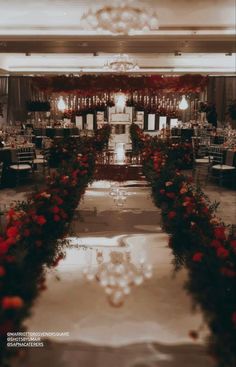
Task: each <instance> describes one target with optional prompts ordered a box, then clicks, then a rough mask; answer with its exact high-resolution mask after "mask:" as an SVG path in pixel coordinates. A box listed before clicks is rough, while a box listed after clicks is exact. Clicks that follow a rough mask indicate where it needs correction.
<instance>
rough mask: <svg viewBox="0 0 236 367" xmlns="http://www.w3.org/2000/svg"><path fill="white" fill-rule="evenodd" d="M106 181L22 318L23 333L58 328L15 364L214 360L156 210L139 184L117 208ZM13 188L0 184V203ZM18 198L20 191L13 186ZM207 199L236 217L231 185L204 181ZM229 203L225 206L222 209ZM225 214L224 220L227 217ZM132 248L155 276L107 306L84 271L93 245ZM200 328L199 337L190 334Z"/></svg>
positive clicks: (191, 366) (84, 366)
mask: <svg viewBox="0 0 236 367" xmlns="http://www.w3.org/2000/svg"><path fill="white" fill-rule="evenodd" d="M110 185H111V183H110V182H108V181H95V182H94V183H93V184H92V185H91V186H90V187H89V188H88V189H87V191H86V194H85V197H84V199H83V201H82V202H81V204H80V206H79V208H78V209H77V211H76V215H75V218H74V221H73V223H72V226H71V233H70V237H69V240H70V246H69V247H68V249H67V250H66V258H65V260H63V261H61V262H60V264H59V266H58V267H57V269H55V270H51V271H48V273H47V290H46V291H44V292H43V293H42V295H41V296H40V298H39V299H38V300H37V301H36V303H35V306H34V308H33V310H32V316H31V318H29V319H28V320H27V322H26V326H27V328H28V330H29V331H63V332H69V336H68V337H64V338H51V339H50V340H47V341H46V347H45V348H43V349H31V350H29V351H27V353H25V354H23V355H22V357H21V359H20V360H17V361H15V363H14V367H15V366H16V367H23V366H24V367H25V366H27V367H28V366H30V367H39V366H40V367H41V366H42V365H51V366H56V367H66V366H68V367H74V366H76V367H77V366H78V367H90V366H91V367H113V366H114V367H116V366H117V367H123V366H124V367H126V366H127V367H154V366H155V367H158V366H159V367H167V366H168V367H179V366H181V367H195V366H196V367H199V366H204V367H208V366H214V364H213V361H212V360H211V359H210V357H209V356H207V354H206V348H205V338H206V337H207V334H208V330H207V327H206V325H204V322H203V320H202V315H201V312H200V311H199V310H194V309H193V307H192V302H191V298H190V297H189V296H188V295H187V294H186V292H185V290H184V283H185V280H186V276H187V274H186V272H185V271H184V270H182V271H181V272H179V273H177V274H174V273H173V264H172V262H173V256H172V254H171V251H170V249H169V248H168V241H167V240H168V237H167V235H166V234H165V233H163V232H162V229H161V221H160V212H159V210H158V209H157V208H156V207H155V206H154V204H153V203H152V200H151V197H150V188H149V187H147V186H146V184H145V182H140V181H137V182H135V181H133V182H131V181H128V182H125V184H124V185H123V186H122V187H121V190H122V191H124V192H126V194H127V198H126V200H125V201H124V203H123V206H118V205H117V203H116V202H114V198H113V197H112V196H110V191H111V189H110ZM13 191H14V190H7V189H5V190H1V192H0V197H1V199H2V200H1V203H3V202H9V200H10V197H12V193H13ZM17 191H18V192H17V193H16V197H15V198H16V199H17V198H23V197H24V195H25V193H24V192H23V191H22V192H20V191H21V190H17ZM204 191H205V192H206V193H208V194H209V195H210V197H211V199H212V200H214V199H216V200H218V198H220V200H221V204H220V207H219V214H220V215H221V216H222V217H223V219H224V220H225V221H226V222H228V223H233V221H234V218H235V200H236V193H235V191H231V190H227V189H225V188H218V187H217V186H214V185H213V184H207V185H205V187H204ZM226 209H227V210H226ZM229 220H230V221H229ZM127 248H128V249H130V252H131V257H132V261H133V262H134V263H135V264H138V263H139V262H140V260H142V259H144V260H145V262H147V263H149V264H152V265H153V277H152V278H151V279H147V280H145V282H144V283H143V284H141V285H140V286H136V287H132V289H131V294H130V295H129V296H127V298H126V299H125V302H124V304H123V306H121V307H119V308H117V307H112V306H111V305H110V304H109V302H108V300H107V296H106V294H105V292H104V289H103V288H102V287H100V286H99V284H98V282H97V281H96V280H94V281H92V282H88V281H86V280H85V278H84V275H83V270H84V269H85V268H87V267H89V268H91V269H95V268H96V250H98V249H99V250H102V251H103V255H104V258H105V259H107V258H108V257H109V254H110V252H112V251H120V252H124V251H126V250H127ZM199 329H200V330H201V331H200V333H199V338H198V339H197V340H193V339H192V338H190V336H189V332H190V331H192V330H199Z"/></svg>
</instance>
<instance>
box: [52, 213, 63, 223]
mask: <svg viewBox="0 0 236 367" xmlns="http://www.w3.org/2000/svg"><path fill="white" fill-rule="evenodd" d="M53 219H54V221H55V222H59V221H60V219H61V218H60V217H59V215H57V214H55V215H54V216H53Z"/></svg>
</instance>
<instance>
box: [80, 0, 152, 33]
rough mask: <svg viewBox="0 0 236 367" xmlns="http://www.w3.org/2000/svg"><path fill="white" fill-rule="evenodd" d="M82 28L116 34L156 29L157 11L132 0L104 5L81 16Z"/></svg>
mask: <svg viewBox="0 0 236 367" xmlns="http://www.w3.org/2000/svg"><path fill="white" fill-rule="evenodd" d="M81 26H82V28H84V29H88V28H90V29H93V30H98V31H99V30H101V31H109V32H112V33H116V34H129V33H131V32H132V31H143V32H148V31H156V30H157V29H158V17H157V13H156V12H155V11H153V10H152V9H151V7H145V8H144V7H143V6H142V5H140V6H139V5H137V4H135V3H134V2H132V1H126V2H123V3H121V4H118V5H105V6H104V7H101V8H98V9H96V10H89V11H88V12H87V13H86V14H84V15H83V16H82V18H81Z"/></svg>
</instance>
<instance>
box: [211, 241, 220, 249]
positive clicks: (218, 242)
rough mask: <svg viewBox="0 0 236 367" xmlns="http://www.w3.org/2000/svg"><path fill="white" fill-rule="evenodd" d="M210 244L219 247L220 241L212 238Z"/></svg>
mask: <svg viewBox="0 0 236 367" xmlns="http://www.w3.org/2000/svg"><path fill="white" fill-rule="evenodd" d="M210 246H211V247H215V248H218V247H220V246H221V242H220V241H218V240H213V241H211V243H210Z"/></svg>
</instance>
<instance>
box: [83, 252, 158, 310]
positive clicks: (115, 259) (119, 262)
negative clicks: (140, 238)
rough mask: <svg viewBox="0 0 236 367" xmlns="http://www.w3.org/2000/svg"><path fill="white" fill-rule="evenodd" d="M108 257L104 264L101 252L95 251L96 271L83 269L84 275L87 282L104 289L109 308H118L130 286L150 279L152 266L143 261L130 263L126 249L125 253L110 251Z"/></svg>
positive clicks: (129, 255) (128, 292) (129, 256)
mask: <svg viewBox="0 0 236 367" xmlns="http://www.w3.org/2000/svg"><path fill="white" fill-rule="evenodd" d="M109 256H110V260H109V261H107V262H104V256H103V252H102V250H97V254H96V261H97V269H96V271H94V270H93V269H85V270H84V275H85V278H86V279H87V280H88V281H93V280H96V281H97V282H98V283H99V285H100V286H101V287H102V288H104V290H105V293H106V294H107V297H108V301H109V303H110V305H111V306H113V307H120V306H122V305H123V303H124V301H125V298H126V297H127V296H128V295H129V294H130V292H131V287H132V286H139V285H141V284H142V283H143V282H144V280H145V279H150V278H151V277H152V265H151V264H146V263H145V261H144V260H143V259H141V260H140V262H139V264H138V265H135V264H134V263H132V262H131V254H130V251H129V250H128V249H126V251H125V252H120V251H111V252H110V254H109Z"/></svg>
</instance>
